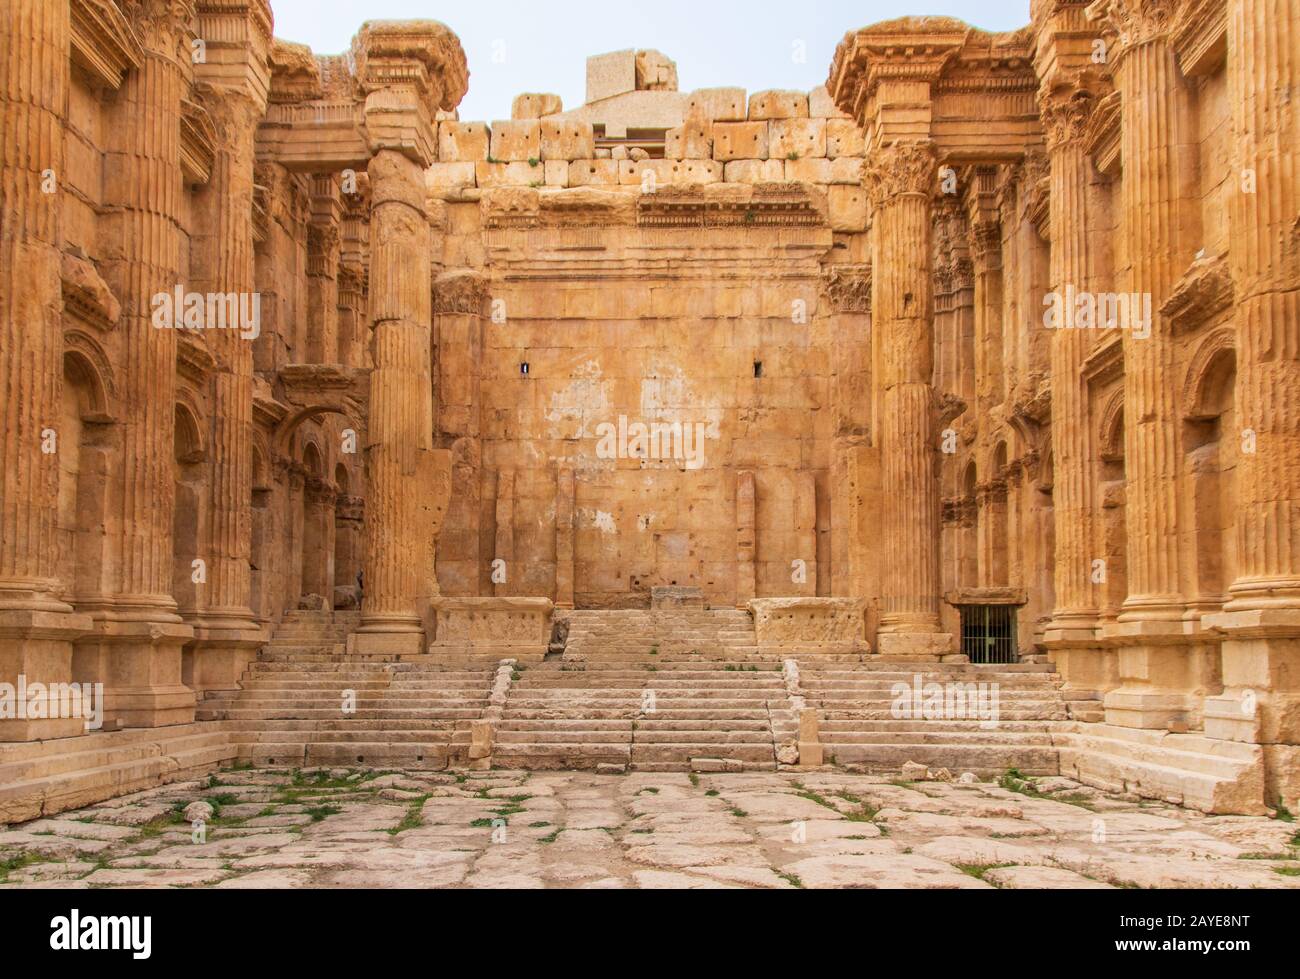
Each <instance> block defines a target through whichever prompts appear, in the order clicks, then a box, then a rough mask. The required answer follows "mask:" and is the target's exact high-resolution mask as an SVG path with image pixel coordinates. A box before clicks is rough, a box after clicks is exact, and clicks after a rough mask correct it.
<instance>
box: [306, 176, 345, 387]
mask: <svg viewBox="0 0 1300 979" xmlns="http://www.w3.org/2000/svg"><path fill="white" fill-rule="evenodd" d="M311 210H312V216H311V224H310V225H308V227H307V286H308V292H307V330H308V333H307V360H308V362H310V363H313V364H341V363H344V358H343V354H342V352H341V350H340V346H339V241H340V238H339V218H340V215H341V213H342V205H341V203H340V201H339V188H338V180H337V178H335V177H334V176H333V175H332V174H319V175H317V176H316V177H314V178H313V179H312V198H311Z"/></svg>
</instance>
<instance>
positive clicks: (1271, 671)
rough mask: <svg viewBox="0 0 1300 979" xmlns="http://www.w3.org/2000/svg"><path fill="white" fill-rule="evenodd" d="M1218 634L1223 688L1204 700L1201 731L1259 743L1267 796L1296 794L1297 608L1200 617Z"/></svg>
mask: <svg viewBox="0 0 1300 979" xmlns="http://www.w3.org/2000/svg"><path fill="white" fill-rule="evenodd" d="M1205 624H1206V625H1207V627H1209V628H1211V629H1213V630H1215V631H1216V632H1218V633H1221V634H1222V635H1223V637H1224V638H1223V645H1222V647H1221V649H1222V653H1221V655H1222V663H1223V693H1222V694H1220V695H1219V696H1216V697H1211V698H1208V699H1207V700H1206V704H1205V734H1206V736H1207V737H1211V738H1216V739H1218V740H1221V741H1237V742H1243V743H1247V744H1260V745H1263V746H1264V765H1265V789H1266V792H1267V798H1268V799H1269V800H1270V801H1275V800H1277V799H1281V800H1283V801H1285V802H1287V804H1288V805H1290V804H1291V803H1292V802H1293V801H1296V800H1297V798H1300V608H1279V607H1266V608H1259V609H1253V610H1240V611H1230V612H1222V613H1219V614H1217V615H1210V616H1206V618H1205Z"/></svg>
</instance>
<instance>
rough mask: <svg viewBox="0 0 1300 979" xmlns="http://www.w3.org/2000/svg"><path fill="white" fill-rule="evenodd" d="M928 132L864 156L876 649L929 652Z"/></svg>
mask: <svg viewBox="0 0 1300 979" xmlns="http://www.w3.org/2000/svg"><path fill="white" fill-rule="evenodd" d="M935 166H936V160H935V151H934V146H933V144H931V143H930V142H929V141H924V140H917V141H898V142H894V143H892V144H890V145H888V146H882V147H880V148H879V149H878V150H877V151H876V153H875V156H874V157H873V158H871V160H870V162H869V165H868V168H867V172H866V177H865V185H866V187H867V190H868V192H869V193H870V195H871V204H872V209H873V213H874V217H873V229H872V300H871V305H872V310H873V317H874V323H873V326H874V330H875V332H876V334H877V337H878V339H877V341H876V343H877V349H878V351H879V353H878V356H877V358H876V362H877V366H878V371H879V376H878V377H877V378H876V382H875V383H876V387H877V391H878V401H879V404H880V412H879V413H878V415H877V429H876V431H877V435H878V437H879V445H880V457H881V489H882V508H881V509H882V518H883V519H882V521H881V522H882V527H881V536H882V541H881V544H882V547H881V552H882V553H881V556H882V563H883V565H884V568H885V572H884V580H883V585H882V589H881V591H882V595H881V621H880V652H881V654H882V655H885V656H897V657H904V658H912V659H917V658H920V659H933V658H935V657H938V656H941V655H944V654H947V653H949V652H950V651H951V647H952V637H951V636H950V635H947V634H944V633H940V632H939V590H940V581H939V564H938V547H939V493H938V482H937V480H936V478H935V465H934V453H935V450H936V446H935V443H934V435H935V433H934V432H933V431H932V429H933V427H934V424H933V419H934V411H935V398H934V391H933V388H932V386H931V383H932V378H933V368H934V364H933V361H934V329H933V323H932V320H931V316H932V309H931V307H932V298H931V290H932V283H931V272H930V258H931V256H930V201H931V196H932V195H933V193H934V191H935V187H936V183H935V176H936V172H935Z"/></svg>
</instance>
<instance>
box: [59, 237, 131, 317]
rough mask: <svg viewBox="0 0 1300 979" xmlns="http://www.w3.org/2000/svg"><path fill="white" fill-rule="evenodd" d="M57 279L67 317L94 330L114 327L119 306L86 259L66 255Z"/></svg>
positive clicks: (120, 309)
mask: <svg viewBox="0 0 1300 979" xmlns="http://www.w3.org/2000/svg"><path fill="white" fill-rule="evenodd" d="M60 278H61V279H62V282H63V311H64V313H65V314H66V315H68V316H70V317H72V318H73V319H76V320H79V321H80V322H82V323H84V324H86V325H87V326H90V327H93V328H95V329H96V330H101V331H108V330H111V329H113V328H114V327H116V326H117V324H118V321H119V320H120V319H121V318H122V304H121V303H120V302H119V301H118V299H117V297H116V296H115V295H113V290H112V289H110V288H109V285H108V283H107V282H105V281H104V279H103V277H102V276H100V274H99V272H98V271H97V270H96V268H95V266H94V265H93V264H92V263H91V262H90V261H89V260H88V259H85V258H81V257H79V256H77V255H70V254H68V253H66V252H65V253H64V254H63V256H62V258H61V267H60Z"/></svg>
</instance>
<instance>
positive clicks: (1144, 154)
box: [1106, 0, 1207, 728]
mask: <svg viewBox="0 0 1300 979" xmlns="http://www.w3.org/2000/svg"><path fill="white" fill-rule="evenodd" d="M1109 11H1110V14H1109V16H1110V17H1111V21H1112V26H1114V27H1115V28H1116V29H1117V30H1118V31H1119V32H1120V34H1121V46H1120V50H1119V52H1118V54H1117V55H1116V58H1117V64H1116V68H1115V76H1116V84H1117V87H1118V88H1119V89H1120V91H1121V92H1122V100H1123V102H1122V116H1123V119H1122V123H1121V131H1120V149H1121V153H1122V156H1123V161H1124V162H1123V165H1124V172H1123V177H1122V179H1121V182H1120V203H1119V207H1120V238H1121V243H1120V244H1121V248H1122V251H1123V255H1124V257H1125V258H1124V260H1125V262H1126V264H1127V273H1125V272H1124V271H1122V270H1121V272H1120V291H1122V292H1126V293H1128V294H1129V302H1130V308H1129V315H1128V318H1127V320H1121V322H1120V324H1119V326H1120V328H1121V330H1122V335H1123V343H1124V418H1125V426H1124V442H1125V445H1124V456H1125V460H1124V461H1125V478H1126V483H1127V486H1126V493H1127V496H1126V498H1127V538H1128V548H1127V551H1128V553H1127V564H1128V585H1129V595H1128V598H1127V599H1126V600H1125V602H1124V606H1123V609H1122V610H1121V612H1120V615H1119V621H1118V625H1117V626H1116V627H1115V634H1116V638H1117V639H1118V641H1119V643H1120V651H1119V671H1120V679H1121V686H1120V687H1119V688H1118V689H1116V690H1114V691H1111V692H1110V693H1109V694H1107V696H1106V719H1107V721H1108V722H1109V723H1112V724H1119V725H1122V726H1126V727H1142V728H1162V727H1164V728H1167V727H1181V726H1184V725H1188V724H1191V723H1192V722H1193V718H1192V714H1191V712H1192V711H1193V710H1194V709H1195V708H1196V707H1198V706H1199V704H1198V703H1195V702H1194V701H1195V698H1194V697H1193V696H1192V695H1191V691H1192V689H1193V688H1194V687H1195V686H1197V685H1198V684H1199V683H1202V682H1205V680H1206V678H1205V677H1201V678H1198V676H1197V671H1198V661H1197V660H1196V659H1195V658H1194V657H1195V655H1196V654H1195V652H1194V651H1193V650H1192V649H1191V648H1189V645H1188V643H1189V642H1190V633H1189V629H1190V628H1191V625H1192V624H1191V623H1188V622H1184V617H1185V612H1186V608H1185V602H1184V599H1183V596H1182V589H1181V587H1180V582H1179V519H1178V510H1179V502H1180V501H1179V477H1180V473H1181V471H1182V454H1181V453H1182V446H1181V439H1180V432H1181V430H1182V415H1181V411H1180V409H1179V403H1178V402H1179V383H1178V373H1177V344H1176V341H1175V337H1174V336H1173V329H1172V325H1171V324H1170V322H1169V321H1168V319H1167V318H1166V317H1164V316H1163V315H1162V314H1161V313H1160V312H1159V310H1160V307H1161V305H1162V304H1163V303H1164V302H1165V300H1166V299H1168V297H1169V295H1170V293H1171V291H1172V288H1173V286H1174V284H1175V283H1176V282H1177V280H1178V279H1179V277H1180V276H1181V275H1182V274H1183V273H1184V272H1185V271H1186V269H1187V268H1188V266H1189V265H1190V264H1191V262H1192V260H1193V258H1194V257H1195V255H1196V252H1197V250H1198V249H1199V248H1200V247H1201V235H1200V216H1199V207H1200V204H1199V201H1198V200H1194V199H1192V198H1191V197H1190V195H1191V194H1192V193H1193V191H1194V182H1193V181H1192V180H1191V177H1192V176H1193V174H1191V173H1189V172H1188V170H1187V167H1188V165H1189V163H1188V157H1187V151H1186V147H1187V146H1188V145H1191V144H1193V143H1194V142H1195V141H1196V139H1197V135H1196V130H1195V121H1194V118H1193V116H1192V113H1191V108H1192V103H1191V97H1190V93H1189V90H1188V83H1187V81H1186V80H1185V79H1184V78H1183V77H1182V75H1181V73H1180V72H1179V69H1178V65H1177V62H1176V59H1175V55H1174V51H1173V45H1172V42H1171V41H1170V37H1169V33H1170V30H1171V27H1172V26H1173V19H1174V16H1175V13H1176V8H1175V5H1172V4H1168V3H1163V2H1156V0H1112V2H1111V4H1110V7H1109ZM1148 311H1149V312H1150V315H1149V316H1148ZM1204 653H1205V650H1204V649H1202V651H1201V655H1202V656H1203V655H1204ZM1205 665H1207V664H1205V663H1200V664H1199V666H1202V667H1203V666H1205Z"/></svg>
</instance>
